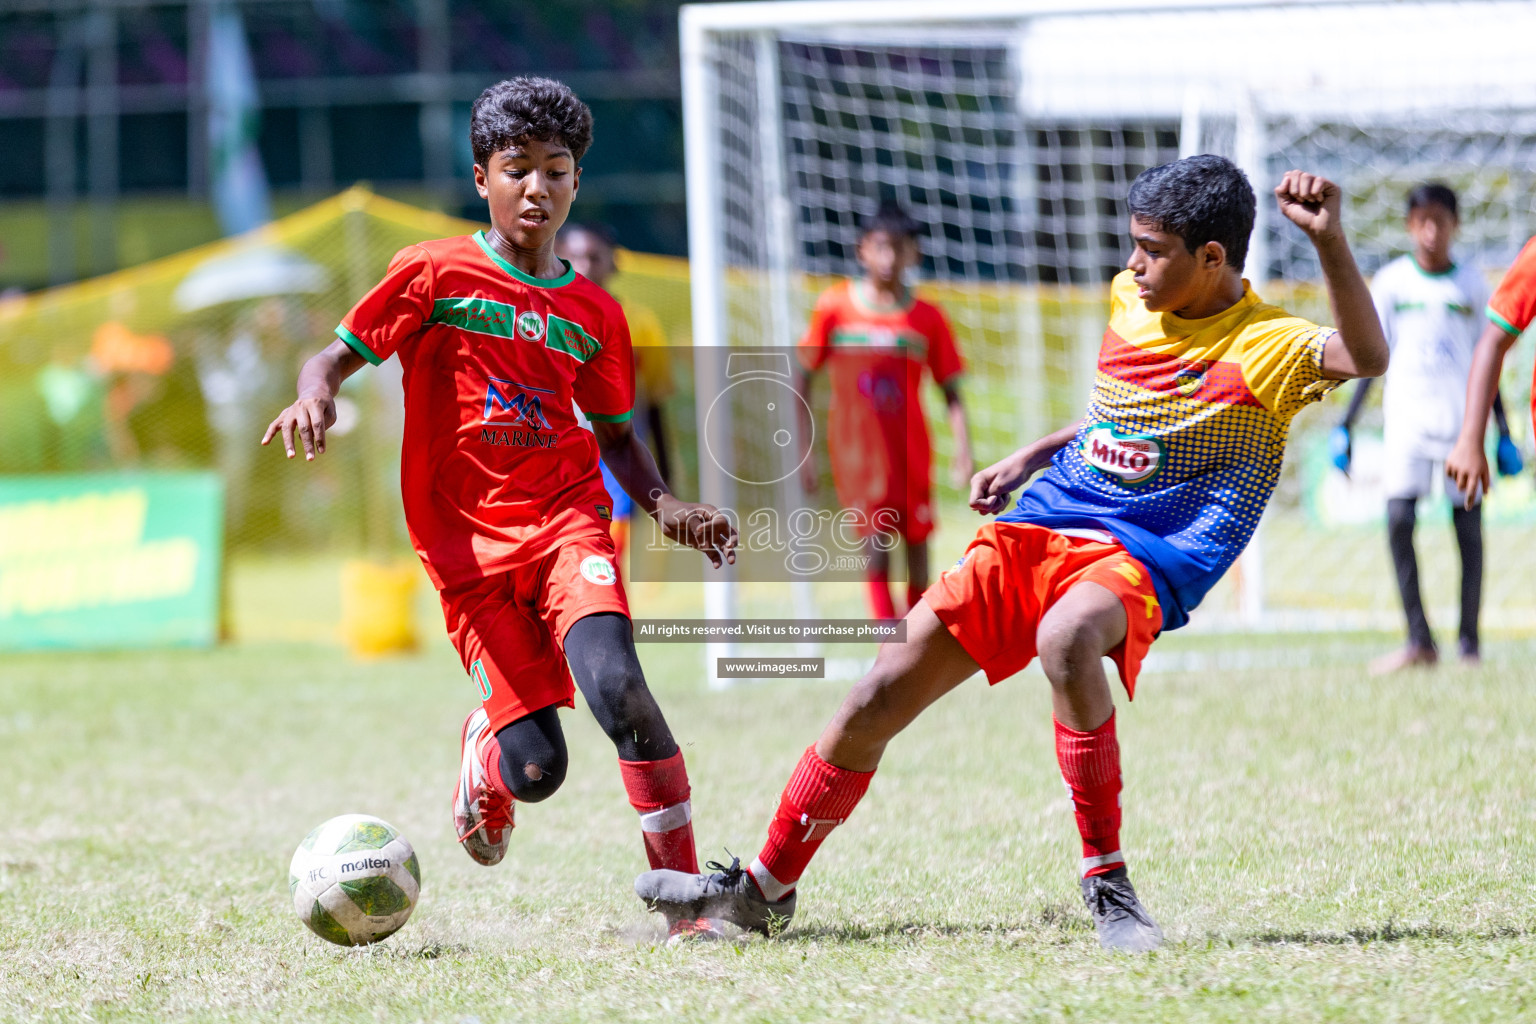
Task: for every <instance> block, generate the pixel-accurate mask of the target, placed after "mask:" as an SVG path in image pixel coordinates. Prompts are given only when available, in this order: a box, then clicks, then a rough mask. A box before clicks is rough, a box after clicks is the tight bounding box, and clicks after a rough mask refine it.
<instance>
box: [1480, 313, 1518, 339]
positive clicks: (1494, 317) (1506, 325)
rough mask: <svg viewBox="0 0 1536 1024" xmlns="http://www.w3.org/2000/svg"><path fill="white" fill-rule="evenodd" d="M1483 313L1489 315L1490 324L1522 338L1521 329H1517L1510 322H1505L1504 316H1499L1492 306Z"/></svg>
mask: <svg viewBox="0 0 1536 1024" xmlns="http://www.w3.org/2000/svg"><path fill="white" fill-rule="evenodd" d="M1483 312H1484V313H1486V314H1487V316H1488V319H1489V321H1490V322H1492V323H1494V324H1496V325H1497V326H1499V327H1502V328H1503V329H1504V330H1505V331H1506V332H1508V333H1510V334H1513V335H1514V336H1515V337H1517V338H1518V337H1519V336H1520V328H1518V327H1516V326H1515V325H1514V324H1512V323H1510V322H1509V321H1508V320H1505V319H1504V318H1503V317H1502V316H1499V314H1498V313H1497V312H1495V311H1494V308H1493V307H1492V306H1489V307H1488V308H1487V309H1485V310H1483Z"/></svg>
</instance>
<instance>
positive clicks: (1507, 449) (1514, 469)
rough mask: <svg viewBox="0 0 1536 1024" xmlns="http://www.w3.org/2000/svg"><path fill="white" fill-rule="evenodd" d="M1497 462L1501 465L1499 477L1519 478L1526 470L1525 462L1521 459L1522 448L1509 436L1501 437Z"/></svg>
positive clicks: (1501, 435) (1503, 435) (1502, 435)
mask: <svg viewBox="0 0 1536 1024" xmlns="http://www.w3.org/2000/svg"><path fill="white" fill-rule="evenodd" d="M1495 461H1497V462H1498V464H1499V476H1519V475H1520V471H1521V470H1522V469H1524V468H1525V460H1524V459H1522V458H1521V457H1520V446H1519V445H1517V444H1515V439H1514V438H1512V437H1510V436H1509V435H1508V434H1500V435H1499V447H1498V449H1497V452H1496V454H1495Z"/></svg>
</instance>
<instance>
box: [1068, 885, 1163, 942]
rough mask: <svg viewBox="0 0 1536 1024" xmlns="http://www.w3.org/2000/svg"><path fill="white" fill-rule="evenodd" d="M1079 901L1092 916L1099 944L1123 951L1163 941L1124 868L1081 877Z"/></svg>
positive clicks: (1161, 931)
mask: <svg viewBox="0 0 1536 1024" xmlns="http://www.w3.org/2000/svg"><path fill="white" fill-rule="evenodd" d="M1082 884H1083V902H1084V903H1086V904H1088V912H1089V913H1090V914H1092V915H1093V926H1094V928H1096V929H1098V932H1099V945H1101V946H1103V947H1104V948H1105V949H1112V950H1116V951H1119V952H1123V953H1145V952H1147V951H1148V950H1153V949H1156V948H1157V947H1158V946H1161V945H1162V944H1163V930H1162V929H1161V928H1159V927H1158V926H1157V922H1156V921H1154V920H1152V915H1151V914H1149V913H1147V908H1146V907H1143V906H1142V905H1141V900H1139V899H1137V898H1136V890H1135V888H1133V887H1132V885H1131V878H1130V876H1129V875H1128V874H1126V871H1125V868H1123V867H1121V868H1115V870H1113V871H1110V872H1107V873H1105V874H1102V875H1091V876H1089V877H1088V878H1084V879H1083V880H1082Z"/></svg>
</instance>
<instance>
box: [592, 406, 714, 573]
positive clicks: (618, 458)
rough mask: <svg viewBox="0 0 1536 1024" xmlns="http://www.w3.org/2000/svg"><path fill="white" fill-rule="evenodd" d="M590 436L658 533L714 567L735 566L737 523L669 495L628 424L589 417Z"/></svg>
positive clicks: (706, 507)
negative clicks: (706, 559)
mask: <svg viewBox="0 0 1536 1024" xmlns="http://www.w3.org/2000/svg"><path fill="white" fill-rule="evenodd" d="M592 434H593V436H595V437H596V438H597V447H598V450H599V451H601V452H602V453H603V462H604V463H606V464H607V466H608V470H609V472H611V473H612V474H613V476H614V479H616V480H618V482H619V486H620V487H622V488H624V493H626V494H628V495H629V496H630V497H631V498H633V499H634V500H635V504H637V505H639V506H640V507H641V508H642V509H644V510H645V513H646V515H648V516H650V517H651V518H652V519H654V520H656V523H657V525H659V526H660V527H661V532H662V533H664V534H666V535H667V537H668V538H670V539H671V540H674V541H676V542H677V543H679V544H686V545H687V546H688V547H690V548H693V549H695V550H697V551H702V552H704V555H705V557H707V558H708V559H709V560H710V562H711V563H712V564H713V565H714V567H715V568H716V569H718V568H720V566H721V565H723V564H725V563H726V562H730V563H732V564H735V562H736V526H735V524H733V523H732V522H731V520H730V517H729V516H727V515H726V514H725V513H724V512H721V511H720V510H719V509H717V508H715V506H713V505H707V504H705V503H704V502H701V501H682V500H680V499H678V498H677V497H676V496H675V495H673V493H672V492H671V491H669V490H668V489H667V485H666V482H665V481H664V480H662V479H661V474H660V473H659V472H657V470H656V460H655V459H653V458H652V457H651V451H650V449H649V448H647V447H646V446H645V445H644V444H642V443H641V442H640V438H638V437H636V436H635V428H634V426H633V424H631V423H629V422H627V421H626V422H624V423H604V422H601V421H597V420H594V421H593V423H592Z"/></svg>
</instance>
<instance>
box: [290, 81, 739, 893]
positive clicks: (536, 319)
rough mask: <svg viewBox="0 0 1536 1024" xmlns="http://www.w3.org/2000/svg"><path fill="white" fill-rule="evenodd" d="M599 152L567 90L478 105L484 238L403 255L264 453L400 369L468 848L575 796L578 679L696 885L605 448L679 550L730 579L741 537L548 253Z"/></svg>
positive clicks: (606, 316)
mask: <svg viewBox="0 0 1536 1024" xmlns="http://www.w3.org/2000/svg"><path fill="white" fill-rule="evenodd" d="M591 140H592V115H591V112H590V111H589V110H588V109H587V107H586V105H585V104H583V103H582V102H581V101H580V100H579V99H577V98H576V96H575V95H573V94H572V93H571V91H570V90H569V89H568V88H566V87H565V86H564V85H562V84H561V83H559V82H554V81H551V80H549V79H542V78H516V79H512V80H510V81H505V82H501V83H499V84H497V85H494V86H492V87H490V88H489V89H487V90H485V92H483V93H481V95H480V97H479V99H477V100H476V101H475V105H474V111H473V115H472V119H471V123H470V141H471V143H472V145H473V147H474V155H475V186H476V188H477V189H478V190H479V192H480V195H481V197H482V198H484V199H485V200H486V201H487V203H488V205H489V208H490V218H491V225H492V226H491V229H490V230H489V231H481V232H476V233H475V234H474V235H472V236H467V237H459V238H445V239H439V240H437V241H431V242H423V243H421V244H419V245H413V246H409V247H407V248H405V249H402V250H401V251H400V252H399V253H397V254H396V255H395V258H394V259H393V260H392V261H391V263H390V265H389V270H388V272H387V273H386V274H385V276H384V279H383V280H382V281H381V282H380V283H379V284H378V285H377V286H375V287H374V289H373V290H372V291H370V292H369V293H368V294H367V295H365V296H364V297H363V298H362V299H361V300H360V301H359V302H358V304H357V305H356V306H355V307H354V308H353V309H352V311H351V312H350V313H348V314H347V316H346V318H345V319H344V320H343V321H342V323H341V326H340V327H338V328H337V329H336V334H337V340H336V341H334V342H333V343H332V344H331V345H330V346H329V347H327V348H326V349H325V350H324V351H322V352H320V353H319V354H318V355H316V356H314V357H313V358H312V359H310V360H309V362H307V363H306V364H305V365H304V368H303V369H302V370H301V371H300V373H299V382H298V392H299V397H298V400H297V401H296V402H294V403H293V404H292V405H291V406H289V407H288V408H287V409H285V410H284V411H283V412H282V413H281V414H280V415H279V416H278V417H277V419H275V420H273V421H272V424H271V426H269V427H268V428H267V432H266V435H265V436H264V437H263V438H262V444H267V443H268V442H270V441H271V440H272V439H273V438H274V437H277V436H281V437H282V440H283V447H284V448H285V449H286V450H287V454H288V457H289V458H293V457H294V455H295V441H294V439H295V435H297V437H298V440H299V442H300V443H301V444H302V446H303V449H304V457H305V458H306V459H314V458H315V457H316V456H317V455H320V454H322V453H323V452H324V451H325V431H326V428H327V427H329V426H330V425H332V424H333V423H334V422H335V417H336V413H335V401H334V400H335V396H336V392H337V390H338V388H340V386H341V382H342V381H343V380H344V379H345V378H346V377H347V376H349V375H350V374H352V373H354V372H356V371H357V370H359V369H361V368H362V367H363V365H364V364H365V363H373V364H378V363H380V362H382V361H383V360H385V359H388V358H390V357H391V356H394V355H398V356H399V359H400V362H401V364H402V367H403V371H404V386H405V439H404V448H403V451H402V454H401V465H400V477H401V491H402V494H403V496H404V500H405V518H406V524H407V526H408V527H409V529H410V535H411V541H412V543H413V544H414V546H415V548H416V552H417V554H418V555H419V556H420V557H421V561H422V564H423V565H424V566H425V567H426V570H427V575H428V576H430V577H431V578H432V582H433V583H434V584H436V586H437V588H438V590H439V591H440V596H441V598H442V604H443V613H444V617H445V618H446V620H447V625H448V632H449V636H450V637H451V638H452V640H453V643H454V646H455V647H456V648H457V649H458V651H459V655H460V657H461V658H462V659H463V661H464V668H465V670H466V671H467V672H468V673H469V676H470V678H471V679H472V680H473V681H474V683H475V685H476V686H477V687H478V690H479V696H480V698H481V701H482V706H481V707H478V708H476V709H475V710H474V711H473V712H472V713H471V714H470V715H469V717H468V718H467V719H466V721H465V723H464V729H463V732H462V734H461V742H462V754H463V756H462V760H461V767H460V777H459V783H458V786H457V788H456V790H455V793H454V799H453V815H454V823H455V826H456V829H457V834H458V836H459V841H460V843H462V844H463V846H464V849H465V850H466V851H467V852H468V853H469V855H470V856H471V857H472V858H474V859H475V860H476V861H478V862H479V863H481V864H486V865H490V864H495V863H497V862H498V861H500V860H501V859H502V857H503V856H504V855H505V853H506V850H507V842H508V839H509V838H510V835H511V830H512V824H513V803H514V801H519V800H520V801H525V802H530V803H532V802H536V801H539V800H544V799H546V798H548V797H549V796H550V795H551V794H553V793H554V792H555V790H557V789H558V788H559V787H560V784H561V782H563V781H564V779H565V772H566V764H567V758H566V748H565V738H564V735H563V733H562V731H561V728H560V722H559V718H558V716H557V714H556V710H557V709H558V708H561V707H572V706H574V705H573V702H572V697H573V695H574V688H573V686H572V679H571V677H572V674H573V673H574V675H575V682H576V685H578V686H580V688H581V691H582V694H583V696H584V697H585V698H586V700H587V704H588V706H589V707H590V708H591V709H592V713H593V714H594V715H595V716H596V718H597V719H598V721H599V723H600V724H601V725H602V727H603V730H604V731H605V732H606V733H607V734H608V736H609V737H610V738H611V739H612V740H613V742H614V744H615V746H616V747H617V749H618V755H619V769H620V773H621V775H622V777H623V780H624V788H625V790H626V791H627V792H628V794H629V800H630V803H631V804H632V805H633V806H634V808H635V810H636V811H637V812H638V813H639V815H640V828H641V832H642V837H643V839H644V844H645V849H646V854H647V856H648V858H649V860H650V863H651V865H652V866H653V867H657V868H660V867H673V868H678V869H681V870H688V871H692V870H696V869H697V861H696V857H695V853H694V843H693V826H692V824H691V820H692V812H691V807H690V803H689V787H688V775H687V772H686V770H685V769H684V766H683V756H682V753H681V752H680V751H679V749H678V746H677V743H676V741H675V740H674V739H673V738H672V733H671V731H670V730H669V729H668V727H667V723H666V720H665V719H664V718H663V717H662V714H661V710H660V708H658V707H657V706H656V701H655V700H654V698H653V697H652V696H651V693H650V691H649V690H648V689H647V687H646V685H645V677H644V675H643V674H642V672H641V669H640V663H639V661H638V659H637V658H636V656H635V648H634V642H633V638H632V635H631V628H630V621H629V607H628V603H627V601H626V600H625V595H624V588H623V586H622V585H621V583H620V582H619V580H618V577H617V574H616V572H615V569H614V561H613V560H614V550H613V542H612V540H611V539H610V538H609V535H608V502H609V498H608V495H607V493H606V491H605V490H604V489H603V480H602V477H601V476H600V475H599V473H598V468H597V463H598V456H599V453H601V455H602V457H603V459H604V460H606V461H607V463H608V465H609V466H610V467H611V468H612V470H613V473H614V475H615V476H616V477H617V478H618V479H619V481H620V482H621V483H622V484H623V486H624V488H625V489H626V490H627V491H628V492H629V493H630V495H632V496H633V498H634V499H635V501H636V502H638V503H639V505H640V507H641V508H643V509H644V510H645V511H646V512H647V513H648V514H650V515H651V516H653V517H655V519H656V520H657V521H658V523H659V524H660V526H661V527H662V529H663V530H664V531H665V533H666V534H667V536H669V537H671V538H672V539H673V540H676V541H680V542H682V543H685V544H688V545H689V546H691V547H694V548H697V549H698V550H700V551H703V552H705V554H706V555H707V556H708V557H709V559H710V561H711V562H713V563H714V564H715V565H716V566H719V565H720V564H721V563H722V561H734V560H735V554H734V549H735V544H736V535H735V532H734V530H733V528H732V527H731V525H730V524H729V522H728V521H727V520H726V518H725V517H724V516H722V515H720V514H719V513H718V512H717V510H716V509H715V508H714V507H713V506H710V505H700V504H691V503H688V502H683V501H679V500H678V499H677V498H675V497H673V496H672V495H671V494H670V493H669V492H668V490H667V488H666V485H665V484H663V483H662V481H661V478H660V477H659V476H658V475H657V472H656V466H655V463H654V462H653V461H652V460H651V456H650V453H649V452H648V451H647V450H646V449H645V447H644V445H642V444H641V443H640V442H639V441H638V440H637V439H636V437H635V434H634V431H633V430H632V429H631V425H630V422H629V420H630V412H631V407H632V405H633V402H634V365H633V363H632V361H631V355H630V345H629V331H628V328H627V327H626V325H625V321H624V316H623V314H622V313H621V312H620V310H619V305H618V303H617V302H616V301H614V299H613V298H612V297H610V296H609V295H608V294H607V293H606V292H604V291H603V290H602V289H600V288H598V287H597V286H596V285H593V284H592V283H591V282H589V281H587V280H586V279H584V278H582V277H580V276H578V275H577V274H576V272H575V271H574V270H573V269H572V268H571V266H570V264H568V263H565V262H563V261H561V260H559V259H558V258H557V257H556V256H555V254H554V243H555V233H556V232H557V231H558V230H559V228H560V225H561V223H562V222H564V220H565V218H566V215H567V214H568V213H569V211H570V207H571V201H572V199H573V198H574V197H575V195H576V190H577V187H578V183H579V181H580V178H581V168H580V160H581V157H582V155H583V154H584V153H585V152H586V151H587V148H588V146H589V145H590V144H591ZM573 403H574V404H579V405H580V407H581V409H582V410H583V411H584V412H585V413H586V415H587V417H588V418H589V419H591V421H592V423H593V430H591V431H587V430H583V429H581V428H580V426H579V425H578V422H577V418H576V414H575V410H574V407H573ZM568 663H569V667H568Z"/></svg>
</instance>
